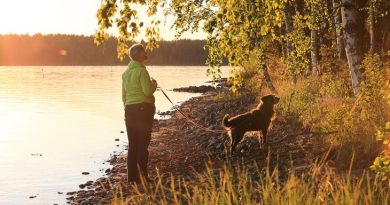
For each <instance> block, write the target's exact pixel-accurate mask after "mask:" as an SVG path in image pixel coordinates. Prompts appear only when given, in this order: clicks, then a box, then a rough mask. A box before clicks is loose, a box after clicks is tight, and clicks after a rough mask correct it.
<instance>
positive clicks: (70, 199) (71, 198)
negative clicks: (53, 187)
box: [66, 196, 74, 201]
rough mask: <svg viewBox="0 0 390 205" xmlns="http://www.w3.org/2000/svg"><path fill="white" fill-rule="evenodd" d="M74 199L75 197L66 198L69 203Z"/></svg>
mask: <svg viewBox="0 0 390 205" xmlns="http://www.w3.org/2000/svg"><path fill="white" fill-rule="evenodd" d="M73 199H74V196H71V197H68V198H66V200H68V201H72V200H73Z"/></svg>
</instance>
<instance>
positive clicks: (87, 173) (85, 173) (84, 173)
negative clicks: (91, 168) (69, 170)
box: [81, 172, 89, 175]
mask: <svg viewBox="0 0 390 205" xmlns="http://www.w3.org/2000/svg"><path fill="white" fill-rule="evenodd" d="M81 174H82V175H89V172H82V173H81Z"/></svg>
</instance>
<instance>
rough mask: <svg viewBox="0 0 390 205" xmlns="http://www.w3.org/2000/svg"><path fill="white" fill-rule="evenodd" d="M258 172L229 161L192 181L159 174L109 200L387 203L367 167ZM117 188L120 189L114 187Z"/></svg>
mask: <svg viewBox="0 0 390 205" xmlns="http://www.w3.org/2000/svg"><path fill="white" fill-rule="evenodd" d="M256 172H257V173H249V172H248V169H246V168H245V167H237V166H236V167H235V168H233V167H232V166H230V165H228V164H227V165H225V166H224V167H223V168H222V169H221V170H219V171H216V170H215V169H212V168H211V167H210V166H208V167H207V169H206V171H205V172H202V173H197V177H196V179H194V180H193V181H184V180H182V179H180V178H175V177H173V176H171V178H170V180H168V181H169V183H167V184H164V183H163V178H162V177H161V176H160V175H159V176H158V177H157V180H156V182H155V183H153V184H152V185H149V186H146V185H145V184H143V186H142V187H140V186H138V187H137V186H133V187H132V188H131V189H133V190H134V191H133V194H132V195H130V196H129V197H127V198H126V199H123V198H122V197H117V198H114V201H113V202H112V205H122V204H227V205H230V204H248V205H249V204H283V205H285V204H291V205H292V204H305V205H311V204H313V205H314V204H350V205H357V204H378V205H379V204H380V205H387V204H390V202H389V199H390V190H389V186H388V183H387V184H386V183H383V182H382V181H381V180H379V179H377V178H375V177H373V176H372V175H370V174H369V173H365V174H362V175H360V177H356V176H352V175H351V173H350V172H348V173H347V174H345V176H340V175H336V174H335V173H334V172H333V170H332V168H331V167H329V166H327V165H313V166H312V168H310V169H309V170H308V171H305V172H303V173H301V174H297V172H296V171H294V170H292V171H290V172H289V173H288V174H287V177H285V178H283V177H281V173H280V172H279V170H278V169H277V168H276V169H274V170H268V169H265V170H264V169H260V168H257V170H256ZM254 175H257V176H260V177H253V176H254ZM140 189H141V190H142V191H140ZM116 193H117V194H119V192H118V190H117V191H116Z"/></svg>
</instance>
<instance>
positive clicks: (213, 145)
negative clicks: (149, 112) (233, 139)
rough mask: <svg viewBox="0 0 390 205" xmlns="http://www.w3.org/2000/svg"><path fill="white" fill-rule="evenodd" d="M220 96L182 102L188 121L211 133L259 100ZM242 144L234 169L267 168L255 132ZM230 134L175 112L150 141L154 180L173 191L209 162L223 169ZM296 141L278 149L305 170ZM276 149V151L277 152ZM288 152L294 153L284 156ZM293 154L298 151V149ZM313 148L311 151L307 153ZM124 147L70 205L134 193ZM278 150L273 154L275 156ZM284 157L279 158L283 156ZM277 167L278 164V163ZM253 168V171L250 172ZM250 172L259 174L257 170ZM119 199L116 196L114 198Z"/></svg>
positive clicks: (69, 196) (159, 123) (157, 127)
mask: <svg viewBox="0 0 390 205" xmlns="http://www.w3.org/2000/svg"><path fill="white" fill-rule="evenodd" d="M217 97H218V96H217V93H216V92H209V93H204V94H203V95H202V96H199V97H193V98H190V99H189V100H187V101H185V102H183V103H182V104H181V105H180V106H179V108H180V109H181V110H182V111H183V112H185V113H186V114H187V115H188V116H189V117H191V118H192V119H195V120H196V121H197V122H198V123H200V124H201V125H203V126H205V127H207V128H209V129H223V127H222V124H221V120H222V117H223V116H224V115H225V114H233V115H234V114H238V113H242V112H245V111H248V110H250V109H252V108H253V107H255V106H256V105H257V103H258V99H257V97H258V96H254V95H248V96H245V97H239V98H237V99H219V100H216V98H217ZM276 121H277V122H275V123H274V126H273V127H274V128H273V129H274V130H275V132H271V133H270V135H272V136H273V138H274V139H275V140H277V139H278V137H280V138H281V136H282V133H279V132H280V131H281V128H280V126H281V122H280V121H278V120H276ZM246 135H247V136H252V137H246V138H245V139H244V140H243V142H241V143H240V144H239V145H238V147H237V152H238V154H235V156H234V157H233V158H232V159H231V161H232V162H233V163H235V164H237V165H238V164H240V163H248V164H250V163H252V164H253V161H256V163H258V165H259V166H261V167H265V166H266V163H267V155H268V149H264V148H261V147H259V144H258V139H257V132H256V133H248V134H246ZM227 139H228V136H227V133H224V134H216V133H210V132H205V131H203V130H199V129H198V128H196V127H195V126H193V125H192V124H191V123H189V122H187V121H186V119H185V118H184V117H183V116H182V115H181V114H180V113H179V112H177V111H173V113H172V115H171V117H170V118H169V119H162V120H155V123H154V125H153V131H152V140H151V143H150V145H149V153H150V156H149V163H148V169H149V175H150V178H151V179H153V180H155V179H156V178H157V176H161V178H162V183H163V184H164V185H167V186H169V184H170V180H171V176H174V177H180V178H181V179H184V180H187V181H190V180H193V179H194V178H196V177H195V176H194V172H202V171H204V170H205V168H206V164H207V163H208V162H211V163H212V164H213V168H214V166H215V168H216V169H220V168H221V167H222V166H223V164H224V163H226V154H225V153H226V152H225V147H226V146H228V144H227V142H228V140H227ZM291 140H292V141H294V139H290V140H289V139H288V140H285V144H284V145H283V146H281V147H279V148H276V149H277V150H280V151H281V153H283V152H284V153H283V154H282V155H281V156H282V158H286V160H284V161H285V163H288V164H290V163H291V162H289V160H288V158H290V157H291V158H292V159H294V163H295V166H297V167H299V166H300V167H302V166H305V165H306V164H308V161H306V159H305V157H303V156H304V154H305V153H303V152H302V151H300V150H297V147H298V145H295V144H294V143H292V141H291ZM309 146H310V143H305V142H304V139H300V144H299V147H300V148H299V149H301V147H304V148H308V147H309ZM273 149H275V148H273ZM286 149H288V150H289V151H293V152H292V153H291V152H288V153H287V152H286V151H285V150H286ZM294 149H295V150H294ZM308 149H310V148H308ZM126 150H127V149H126V148H125V149H124V150H123V151H122V152H121V153H120V154H118V155H116V154H115V155H113V156H112V158H111V159H110V160H108V161H109V163H110V165H111V166H112V168H110V169H107V170H106V171H105V173H106V175H105V176H103V177H101V178H99V179H96V180H95V181H93V182H91V181H90V182H87V184H84V185H85V186H84V185H83V186H84V187H86V188H84V189H81V190H78V191H74V192H70V193H67V201H68V203H71V204H107V203H110V202H111V201H112V200H113V199H114V197H115V195H117V194H118V191H119V192H121V194H123V195H124V197H126V196H129V195H131V194H132V192H133V190H132V189H131V187H128V186H127V185H126V181H127V165H126V155H127V151H126ZM278 152H279V151H276V152H275V153H273V154H272V157H275V159H276V158H277V157H279V158H280V156H276V155H277V154H276V153H278ZM279 155H280V154H279ZM276 164H279V165H280V163H275V166H276ZM250 169H251V168H250ZM252 169H253V170H250V172H251V173H253V174H255V170H254V167H252ZM116 197H117V196H116Z"/></svg>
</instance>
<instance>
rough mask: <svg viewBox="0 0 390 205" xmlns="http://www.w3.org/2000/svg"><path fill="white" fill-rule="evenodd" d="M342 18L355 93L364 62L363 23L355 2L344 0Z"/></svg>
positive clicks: (357, 90) (357, 89)
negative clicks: (361, 45) (362, 49)
mask: <svg viewBox="0 0 390 205" xmlns="http://www.w3.org/2000/svg"><path fill="white" fill-rule="evenodd" d="M341 3H342V7H341V17H342V24H343V28H344V39H345V51H346V56H347V60H348V66H349V70H350V73H351V80H352V88H353V92H354V93H355V94H357V93H358V92H359V83H360V81H361V71H360V64H361V61H362V54H361V50H360V49H359V46H358V45H359V43H361V42H360V41H361V36H360V34H361V31H362V29H361V27H362V25H361V22H360V21H359V19H358V18H359V11H358V6H357V4H356V2H355V1H353V0H342V1H341Z"/></svg>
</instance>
